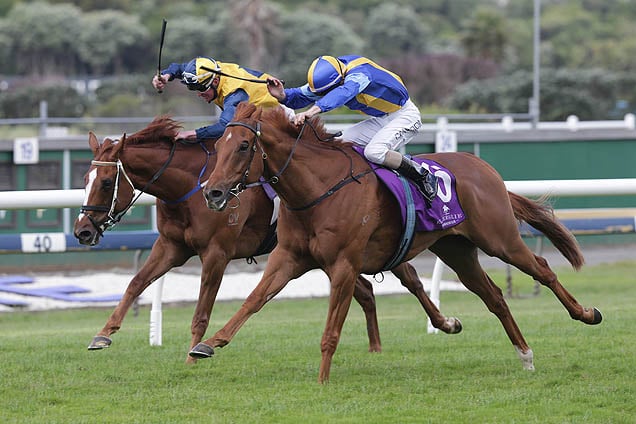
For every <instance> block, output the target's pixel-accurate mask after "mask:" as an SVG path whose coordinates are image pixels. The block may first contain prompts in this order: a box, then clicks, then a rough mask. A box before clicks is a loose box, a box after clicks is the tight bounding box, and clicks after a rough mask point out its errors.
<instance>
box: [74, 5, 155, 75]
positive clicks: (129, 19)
mask: <svg viewBox="0 0 636 424" xmlns="http://www.w3.org/2000/svg"><path fill="white" fill-rule="evenodd" d="M82 25H83V29H82V31H81V36H80V39H79V41H80V42H79V43H78V48H77V50H78V53H79V56H80V58H81V59H82V60H83V61H84V62H86V63H87V64H88V65H89V66H90V67H91V69H92V70H93V72H92V73H93V74H97V75H101V74H104V73H105V71H107V70H108V71H110V72H111V73H122V72H125V70H126V68H130V66H128V67H125V66H124V63H125V59H126V56H127V54H128V53H129V52H132V53H133V56H134V53H135V52H138V51H139V50H140V49H147V48H148V47H149V40H148V32H147V30H146V29H145V28H144V27H143V26H141V25H140V24H139V20H138V18H137V17H136V16H129V15H126V14H125V13H123V12H120V11H117V10H107V11H100V12H93V13H85V14H84V15H83V17H82ZM109 65H110V66H109ZM109 68H110V69H109Z"/></svg>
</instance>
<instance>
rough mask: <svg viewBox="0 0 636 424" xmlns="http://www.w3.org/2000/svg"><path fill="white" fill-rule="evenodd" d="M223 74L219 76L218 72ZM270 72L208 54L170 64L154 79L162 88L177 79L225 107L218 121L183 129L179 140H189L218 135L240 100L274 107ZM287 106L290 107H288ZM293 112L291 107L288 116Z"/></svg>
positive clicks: (157, 85)
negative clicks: (268, 86) (227, 61)
mask: <svg viewBox="0 0 636 424" xmlns="http://www.w3.org/2000/svg"><path fill="white" fill-rule="evenodd" d="M215 71H217V72H220V73H222V74H223V75H220V74H219V73H217V72H215ZM267 77H269V75H267V74H265V73H263V72H259V71H255V70H252V69H247V68H243V67H241V66H239V65H236V64H234V63H221V62H217V61H216V60H214V59H211V58H208V57H197V58H194V59H192V60H191V61H189V62H187V63H171V64H170V66H168V68H167V69H164V70H163V71H161V75H155V76H154V77H153V78H152V85H153V86H154V87H155V88H156V89H158V90H160V89H163V87H164V86H165V85H166V84H167V83H168V81H172V80H173V79H175V78H177V79H179V80H181V83H183V84H185V85H186V87H188V90H193V91H196V92H197V95H198V96H199V97H201V98H202V99H203V100H205V101H206V102H208V103H212V102H214V104H216V105H217V106H218V107H220V108H221V109H222V112H221V116H220V117H219V122H217V123H216V124H213V125H208V126H206V127H202V128H199V129H196V130H189V131H181V132H179V133H178V135H177V139H178V140H179V139H181V140H184V141H188V142H193V143H195V142H199V141H201V140H203V139H208V138H219V137H220V136H221V135H222V134H223V131H225V127H226V125H227V123H228V122H230V121H231V120H232V117H233V116H234V111H235V109H236V106H237V105H238V104H239V103H240V102H243V101H245V102H251V103H253V104H255V105H256V106H264V107H273V106H278V105H279V103H278V101H276V99H275V98H274V97H272V96H271V95H270V94H269V92H268V91H267V88H265V85H266V84H265V78H267ZM240 78H245V79H255V78H258V79H262V80H263V83H262V84H260V83H255V82H250V81H244V80H242V79H240ZM285 109H288V108H285ZM289 114H291V115H293V111H291V110H289V111H288V115H289Z"/></svg>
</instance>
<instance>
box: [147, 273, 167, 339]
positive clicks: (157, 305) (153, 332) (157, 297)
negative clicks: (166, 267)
mask: <svg viewBox="0 0 636 424" xmlns="http://www.w3.org/2000/svg"><path fill="white" fill-rule="evenodd" d="M163 278H164V277H161V278H160V279H159V281H156V282H155V293H154V296H153V298H152V308H151V309H150V346H161V333H162V329H161V321H162V312H161V296H162V294H163Z"/></svg>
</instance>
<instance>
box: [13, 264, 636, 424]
mask: <svg viewBox="0 0 636 424" xmlns="http://www.w3.org/2000/svg"><path fill="white" fill-rule="evenodd" d="M634 265H635V264H634V262H628V263H622V264H621V263H619V264H607V265H601V266H595V267H587V268H584V269H583V270H582V271H581V272H579V273H575V272H573V271H571V270H569V269H557V270H556V271H557V273H558V275H559V279H560V280H561V281H564V282H565V284H566V285H567V286H568V287H569V288H570V290H571V291H572V292H573V294H574V295H575V296H576V297H577V298H578V299H579V300H580V301H581V303H582V304H584V305H585V306H591V305H593V306H597V307H599V309H601V310H602V312H603V313H604V317H605V320H604V321H603V322H602V323H601V324H600V325H598V326H593V327H591V326H586V325H584V324H582V323H580V322H576V321H573V320H571V319H570V318H569V316H568V314H567V313H566V312H565V310H564V309H563V307H562V306H561V305H560V304H559V302H558V301H557V300H556V299H555V297H554V296H553V295H552V294H551V293H550V292H549V291H548V290H547V289H543V290H542V291H541V294H540V296H539V297H536V298H531V299H508V301H507V302H508V304H509V305H510V309H511V311H512V313H513V315H514V316H515V319H516V321H517V323H518V325H519V327H520V329H521V331H523V334H524V336H525V337H526V339H527V341H528V343H529V344H530V346H531V347H532V349H533V350H534V355H535V365H536V371H535V372H528V371H523V370H522V369H521V364H520V363H519V360H518V359H517V357H516V354H515V352H514V349H513V348H512V346H511V345H510V342H509V341H508V339H507V337H506V335H505V332H504V330H503V328H502V326H501V324H500V323H499V321H498V320H497V319H496V318H495V317H494V316H493V315H492V314H491V313H489V312H488V310H487V308H486V307H485V306H484V305H483V303H482V302H481V301H480V300H479V299H478V298H477V297H476V296H474V295H472V294H470V293H452V292H443V293H442V299H441V305H442V306H441V308H442V311H443V312H444V313H445V314H447V315H449V316H457V317H459V318H460V319H461V320H462V323H463V325H464V330H463V332H462V333H460V334H457V335H445V334H437V335H427V334H426V319H425V315H424V313H423V311H422V308H421V307H420V305H419V303H418V302H417V301H416V300H415V299H414V298H413V297H412V296H410V295H408V294H405V295H394V296H378V297H377V305H378V318H379V325H380V331H381V333H382V342H383V352H382V353H380V354H370V353H368V352H366V348H367V342H366V331H365V324H364V316H363V314H362V312H361V311H360V309H359V308H358V307H356V306H355V305H354V306H352V308H351V310H350V311H349V316H348V318H347V321H346V323H345V326H344V328H343V332H342V336H341V342H340V345H339V347H338V350H337V352H336V355H335V356H334V360H333V365H332V372H331V381H330V383H329V384H327V385H324V386H319V385H318V384H317V383H316V378H317V373H318V362H319V360H320V337H321V333H322V330H323V328H324V319H325V310H326V307H327V299H324V298H318V299H299V300H281V301H272V302H271V303H269V304H268V305H267V306H266V307H265V308H263V309H262V310H261V311H260V312H259V313H257V314H256V315H254V316H253V317H252V318H251V319H250V320H249V322H248V323H247V324H246V325H245V326H244V328H243V329H242V330H241V331H240V332H239V333H238V334H237V336H236V338H235V339H234V340H233V341H232V343H230V344H229V345H228V346H226V347H224V348H223V349H217V351H216V354H215V356H214V357H213V358H211V359H207V360H201V361H199V362H198V363H197V364H196V365H194V366H188V365H185V364H184V363H183V361H184V359H185V354H186V352H187V349H188V345H189V341H190V334H189V328H190V319H191V315H192V310H193V305H186V306H169V307H164V310H163V331H164V333H163V346H161V347H150V346H149V345H148V319H147V317H148V312H149V311H148V307H147V306H142V307H141V308H140V316H139V317H137V318H135V317H134V316H133V315H132V314H130V315H129V316H128V317H127V319H126V321H124V326H123V327H122V330H121V332H119V333H117V334H115V335H114V336H113V345H112V346H111V347H110V348H109V349H106V350H104V351H99V352H88V351H87V350H86V346H87V344H88V342H89V341H90V339H91V337H93V335H94V334H95V332H96V331H97V330H98V329H100V328H101V326H102V325H103V323H104V321H105V319H106V317H107V315H108V314H109V313H110V308H109V309H103V308H101V309H100V308H95V309H79V310H71V311H45V312H37V313H28V312H12V313H2V314H0V322H1V323H2V325H0V339H1V340H2V347H1V349H2V362H1V363H0V374H2V385H0V420H2V422H3V423H21V424H29V423H42V422H47V423H62V422H64V423H66V422H72V423H79V422H112V423H122V422H135V423H159V422H160V423H183V422H203V421H204V422H213V423H229V422H236V423H255V422H258V423H298V422H307V423H359V422H369V423H415V422H431V423H466V422H478V423H482V422H484V423H546V424H551V423H569V422H598V423H610V422H611V423H627V422H631V421H632V420H633V417H634V415H635V414H636V406H635V405H634V402H633V386H634V379H636V370H635V369H634V367H633V360H630V359H629V358H632V357H633V351H634V348H635V347H636V344H635V341H634V337H633V329H632V327H630V326H629V325H625V323H629V322H633V321H634V319H636V310H635V309H634V307H633V299H634V296H633V270H634ZM491 276H492V278H493V279H494V280H495V281H498V282H501V283H503V282H504V281H505V275H504V272H503V270H502V271H501V272H497V273H492V274H491ZM513 278H514V281H515V282H519V278H520V277H519V276H518V274H516V273H515V275H514V277H513ZM519 283H520V284H521V282H519ZM524 283H525V284H526V286H525V290H527V291H525V292H529V291H530V290H531V286H532V283H533V282H532V281H531V280H530V279H529V278H527V281H524ZM520 289H521V286H520ZM240 305H241V302H217V304H216V305H215V307H214V312H213V314H212V317H211V323H210V329H211V332H212V331H215V330H216V329H219V328H221V326H222V325H224V324H225V322H226V321H227V320H228V319H229V317H230V316H231V314H232V313H233V312H235V311H236V310H237V309H238V308H239V307H240ZM44 357H46V359H43V358H44Z"/></svg>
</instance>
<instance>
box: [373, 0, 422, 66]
mask: <svg viewBox="0 0 636 424" xmlns="http://www.w3.org/2000/svg"><path fill="white" fill-rule="evenodd" d="M427 36H428V33H427V29H426V27H425V26H424V25H423V24H422V22H421V21H420V19H419V18H418V15H417V14H416V13H415V12H414V11H413V9H411V8H410V7H403V6H399V5H397V4H395V3H383V4H382V5H381V6H379V7H378V8H376V9H374V10H373V11H372V12H371V13H370V14H369V18H368V21H367V31H366V40H367V51H368V52H369V53H368V54H369V55H371V56H373V57H374V58H390V57H396V56H402V55H408V54H420V53H424V52H425V51H426V38H427Z"/></svg>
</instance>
